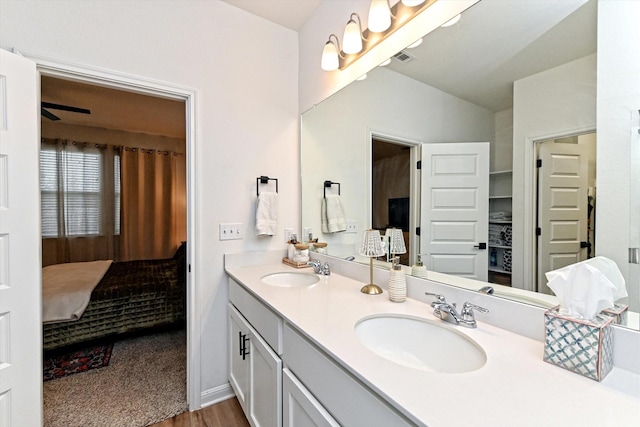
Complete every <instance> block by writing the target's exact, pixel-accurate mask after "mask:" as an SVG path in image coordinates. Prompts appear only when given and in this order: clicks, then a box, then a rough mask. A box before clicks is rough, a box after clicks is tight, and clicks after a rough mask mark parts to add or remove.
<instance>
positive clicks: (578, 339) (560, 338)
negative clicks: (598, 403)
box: [543, 306, 614, 381]
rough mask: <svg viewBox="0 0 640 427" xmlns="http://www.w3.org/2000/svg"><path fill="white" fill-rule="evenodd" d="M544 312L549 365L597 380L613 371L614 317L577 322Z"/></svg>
mask: <svg viewBox="0 0 640 427" xmlns="http://www.w3.org/2000/svg"><path fill="white" fill-rule="evenodd" d="M558 309H559V306H557V307H554V308H552V309H549V310H548V311H546V312H545V313H544V325H545V342H544V358H543V360H544V361H545V362H548V363H551V364H553V365H556V366H560V367H561V368H564V369H568V370H570V371H572V372H575V373H578V374H580V375H584V376H585V377H587V378H591V379H593V380H596V381H602V380H603V379H604V377H606V376H607V374H608V373H609V372H610V371H611V368H613V331H612V328H611V324H612V323H613V320H614V319H613V318H612V317H609V316H604V315H601V314H598V315H597V316H596V318H595V319H594V320H592V321H589V320H582V319H574V318H572V317H569V316H565V315H562V314H560V313H559V312H558Z"/></svg>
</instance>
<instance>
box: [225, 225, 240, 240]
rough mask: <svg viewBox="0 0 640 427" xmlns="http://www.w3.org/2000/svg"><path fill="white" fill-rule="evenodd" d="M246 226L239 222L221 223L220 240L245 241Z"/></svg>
mask: <svg viewBox="0 0 640 427" xmlns="http://www.w3.org/2000/svg"><path fill="white" fill-rule="evenodd" d="M243 228H244V224H242V223H239V222H233V223H230V222H229V223H221V224H220V240H242V239H244V230H243Z"/></svg>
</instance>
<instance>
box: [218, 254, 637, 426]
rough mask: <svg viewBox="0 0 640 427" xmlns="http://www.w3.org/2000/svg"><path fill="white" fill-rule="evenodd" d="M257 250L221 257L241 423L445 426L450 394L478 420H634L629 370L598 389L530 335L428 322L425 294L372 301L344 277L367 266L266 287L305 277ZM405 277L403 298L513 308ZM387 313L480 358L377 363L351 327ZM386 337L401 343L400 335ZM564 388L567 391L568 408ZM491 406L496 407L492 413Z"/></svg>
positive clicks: (435, 341)
mask: <svg viewBox="0 0 640 427" xmlns="http://www.w3.org/2000/svg"><path fill="white" fill-rule="evenodd" d="M269 255H270V253H268V254H264V255H263V254H262V253H259V254H257V255H256V254H253V256H252V257H244V256H241V255H237V256H229V257H228V258H227V257H225V263H227V262H228V265H225V269H226V272H227V274H228V280H229V300H230V304H229V306H228V307H229V328H228V334H229V337H228V342H229V371H230V373H229V381H230V383H231V385H232V387H233V389H234V390H235V392H236V395H237V397H238V400H239V401H240V403H241V405H242V408H243V409H244V411H245V413H246V416H247V418H248V420H249V422H250V424H251V425H252V426H270V427H271V426H286V427H294V426H295V427H306V426H335V425H343V426H349V427H352V426H355V427H358V426H366V427H377V426H384V427H386V426H426V425H428V426H430V427H444V426H449V425H451V414H455V413H456V411H459V409H460V399H459V397H460V391H461V390H464V393H465V395H466V396H473V398H471V399H465V401H464V407H465V411H467V413H472V414H474V422H475V423H476V424H478V425H491V426H496V427H511V426H513V425H514V423H515V424H517V425H519V426H522V427H525V426H527V427H537V426H540V425H585V426H587V425H588V426H596V425H597V426H602V425H614V424H615V425H635V424H634V423H637V416H638V404H639V402H640V395H638V394H637V393H635V394H634V392H633V391H632V390H631V388H632V387H630V384H633V381H636V383H637V384H640V382H638V381H640V376H639V375H640V374H638V373H635V371H634V373H633V374H632V373H630V372H628V371H625V370H623V369H624V368H619V367H617V366H615V365H614V368H613V370H612V371H611V373H610V374H609V375H608V376H607V378H605V379H604V380H603V382H602V383H598V382H596V381H593V380H591V379H589V378H586V377H583V376H581V375H577V374H575V373H572V372H569V371H567V370H564V369H561V368H559V367H557V366H555V365H552V364H549V363H546V362H544V361H543V360H542V354H543V351H544V342H542V341H540V340H536V339H534V338H531V337H527V336H524V335H519V334H516V333H514V332H511V331H509V330H507V329H502V328H498V327H496V326H494V325H491V324H488V323H485V322H483V321H482V320H481V319H479V321H478V327H477V328H475V329H468V328H457V327H454V326H450V325H444V324H442V325H441V324H440V322H439V321H437V320H434V319H433V315H432V314H431V313H432V310H433V309H432V308H431V307H430V306H429V304H428V303H427V301H426V299H425V300H418V299H414V298H407V300H406V301H405V302H404V303H402V304H397V303H393V302H391V301H389V299H388V298H387V297H386V295H385V294H383V295H382V296H373V297H372V296H370V295H365V294H363V293H362V292H360V288H361V287H362V282H361V280H359V277H356V276H358V275H361V276H364V275H366V273H368V272H367V268H366V266H359V265H356V264H353V265H351V264H352V263H349V264H348V263H347V261H345V262H344V265H342V267H343V271H340V272H339V271H338V270H339V268H338V267H340V265H338V266H335V267H336V268H335V269H334V272H332V273H331V275H330V276H316V277H317V278H318V280H317V281H316V282H315V283H312V284H308V283H307V284H303V285H300V284H298V285H289V286H282V285H280V286H278V285H274V284H272V283H271V282H269V281H265V280H264V279H265V277H267V276H270V275H273V274H282V273H286V274H303V275H306V274H307V273H305V272H300V270H296V269H294V268H292V267H289V266H285V265H283V264H282V262H281V259H282V255H281V253H280V252H274V253H273V256H272V257H269ZM334 262H335V263H336V264H338V263H339V262H340V261H338V260H336V261H334ZM232 264H234V265H232ZM345 272H346V273H347V274H349V275H346V274H344V273H345ZM378 273H381V272H380V271H379V272H378ZM310 275H311V276H314V275H313V274H310ZM350 275H353V276H350ZM408 279H409V281H410V282H412V283H410V284H411V285H412V286H413V287H414V288H417V289H413V291H414V293H417V294H420V295H423V294H424V292H434V291H438V292H444V293H445V294H446V295H447V299H449V300H451V301H454V302H459V303H461V302H463V301H471V302H473V303H478V304H479V305H482V306H487V308H489V309H490V310H491V314H490V315H498V316H516V314H513V313H515V312H517V313H518V314H517V316H522V314H521V313H522V311H523V310H522V307H520V306H521V304H519V303H515V302H511V301H505V300H502V299H499V298H495V297H492V296H488V295H483V294H479V293H477V292H471V291H465V290H461V289H453V288H442V287H440V288H438V285H437V284H435V283H432V282H428V281H419V280H415V279H413V278H408ZM440 286H441V285H440ZM425 298H426V297H425ZM496 313H497V314H496ZM510 313H511V314H510ZM527 313H528V314H527V316H529V317H528V319H529V320H528V321H540V322H543V313H544V310H543V309H536V310H534V311H533V312H531V313H529V312H527ZM538 314H539V318H538V317H537V316H538ZM389 317H400V318H405V319H419V320H420V321H423V322H427V323H434V324H435V326H437V327H442V328H443V329H446V330H448V331H449V332H450V333H453V334H454V335H458V336H464V337H465V339H467V340H471V341H473V342H474V343H475V344H474V345H475V346H476V347H477V349H480V350H481V351H482V353H483V354H484V355H485V357H486V360H485V362H484V364H483V365H481V366H479V367H476V368H474V369H473V370H472V371H470V372H464V373H448V372H447V371H446V370H445V369H443V368H437V367H434V368H432V369H417V368H414V367H412V366H410V365H406V364H405V362H403V361H402V360H396V359H387V358H385V357H382V356H381V355H380V354H378V353H376V352H375V351H374V350H372V349H370V348H369V347H367V345H366V344H365V343H364V342H363V341H362V340H361V336H360V335H359V334H358V333H357V325H360V324H362V322H366V321H368V320H369V319H372V318H389ZM514 318H515V317H514ZM399 332H400V331H399ZM412 333H413V334H414V335H412V336H410V337H409V338H408V339H409V340H410V339H412V338H414V337H415V339H417V340H428V341H429V342H430V343H431V344H432V345H433V346H434V347H435V348H438V349H439V353H438V354H440V353H441V354H443V355H445V357H446V360H447V361H455V360H462V359H460V358H457V357H456V355H463V354H467V353H466V352H464V353H460V352H459V350H455V349H454V347H452V345H453V343H454V342H453V341H450V339H451V337H452V335H451V334H446V335H443V336H441V337H439V335H438V334H431V332H424V331H422V332H416V331H413V332H412ZM427 334H428V335H427ZM398 336H399V337H401V339H407V337H405V336H404V335H403V334H401V333H398ZM399 342H401V341H399ZM618 342H620V341H619V340H618ZM394 345H395V344H394ZM630 345H634V344H630ZM614 361H615V358H614ZM438 369H441V371H438ZM513 384H518V387H515V388H514V387H513ZM487 390H490V391H491V392H490V393H487ZM567 391H570V392H571V395H572V399H570V401H567V399H566V393H567ZM532 395H545V396H546V398H545V410H544V411H536V413H535V417H534V416H532V415H531V414H532V413H531V407H530V397H531V396H532ZM496 401H502V402H508V405H503V406H501V408H500V410H499V411H496V410H495V405H494V404H493V403H495V402H496ZM613 407H615V408H616V410H615V415H614V416H613V418H612V416H611V413H610V411H607V410H602V409H603V408H613ZM612 420H615V421H612Z"/></svg>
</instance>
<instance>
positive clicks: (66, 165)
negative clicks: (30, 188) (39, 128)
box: [40, 145, 103, 237]
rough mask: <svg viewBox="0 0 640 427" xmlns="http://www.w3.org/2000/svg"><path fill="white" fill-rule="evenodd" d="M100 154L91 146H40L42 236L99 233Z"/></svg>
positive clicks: (100, 213)
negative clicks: (61, 147)
mask: <svg viewBox="0 0 640 427" xmlns="http://www.w3.org/2000/svg"><path fill="white" fill-rule="evenodd" d="M102 176H103V171H102V153H101V151H100V150H99V149H98V148H92V147H80V148H78V147H65V148H64V149H62V150H57V149H56V147H55V146H52V147H48V146H44V145H43V147H42V150H41V153H40V186H41V191H42V203H41V205H42V235H43V237H58V236H94V235H100V234H101V229H100V228H101V223H102V212H101V204H102V198H101V194H100V190H101V188H102Z"/></svg>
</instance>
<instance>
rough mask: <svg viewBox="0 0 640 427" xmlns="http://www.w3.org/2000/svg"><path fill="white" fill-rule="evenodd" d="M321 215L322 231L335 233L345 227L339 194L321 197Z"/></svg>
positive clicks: (345, 221) (345, 222) (343, 229)
mask: <svg viewBox="0 0 640 427" xmlns="http://www.w3.org/2000/svg"><path fill="white" fill-rule="evenodd" d="M321 215H322V232H323V233H337V232H339V231H345V230H346V229H347V219H346V217H345V215H344V209H343V208H342V202H341V201H340V196H337V195H329V196H326V197H325V198H323V199H322V212H321Z"/></svg>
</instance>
